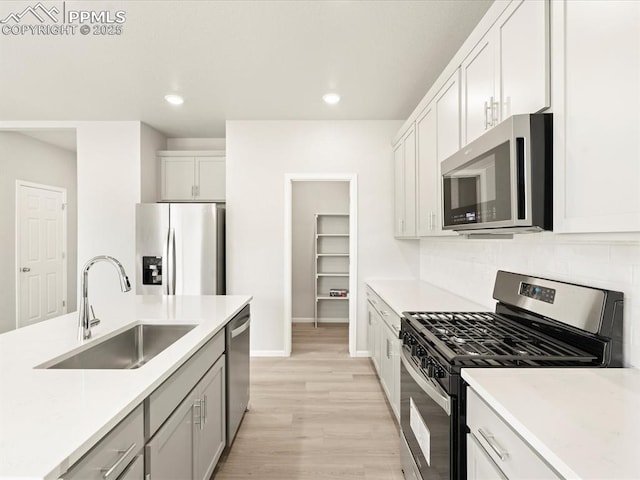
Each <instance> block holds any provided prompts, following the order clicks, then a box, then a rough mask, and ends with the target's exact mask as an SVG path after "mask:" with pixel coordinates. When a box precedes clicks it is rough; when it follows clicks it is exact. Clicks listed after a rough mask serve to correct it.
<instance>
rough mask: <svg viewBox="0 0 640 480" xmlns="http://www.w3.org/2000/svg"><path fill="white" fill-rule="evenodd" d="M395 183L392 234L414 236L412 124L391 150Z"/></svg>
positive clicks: (413, 133)
mask: <svg viewBox="0 0 640 480" xmlns="http://www.w3.org/2000/svg"><path fill="white" fill-rule="evenodd" d="M393 161H394V182H395V183H394V184H395V221H394V234H395V236H396V237H398V238H412V237H415V236H416V135H415V129H414V126H413V125H412V126H411V127H410V128H409V130H408V131H407V132H406V133H405V134H404V136H403V137H402V139H401V140H400V141H399V142H398V143H397V144H396V146H395V147H394V150H393Z"/></svg>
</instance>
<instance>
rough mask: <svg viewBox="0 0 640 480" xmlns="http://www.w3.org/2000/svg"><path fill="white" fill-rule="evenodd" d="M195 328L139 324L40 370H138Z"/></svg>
mask: <svg viewBox="0 0 640 480" xmlns="http://www.w3.org/2000/svg"><path fill="white" fill-rule="evenodd" d="M195 327H196V325H151V324H138V325H134V326H133V327H131V328H129V329H127V330H125V331H124V332H122V333H119V334H118V335H116V336H115V337H111V338H109V339H107V340H105V341H103V342H100V343H98V344H96V345H94V346H92V347H90V348H89V349H87V350H83V351H82V352H80V353H77V354H75V355H73V356H72V357H69V358H66V359H64V360H61V361H59V362H57V363H54V364H53V365H49V366H45V365H46V364H44V365H43V366H42V367H41V368H58V369H132V368H139V367H141V366H142V365H144V364H145V363H147V362H148V361H149V360H151V359H152V358H153V357H155V356H156V355H158V354H159V353H160V352H162V351H163V350H164V349H165V348H167V347H168V346H169V345H171V344H172V343H174V342H175V341H176V340H178V339H179V338H180V337H182V336H184V335H185V334H187V333H188V332H189V331H190V330H192V329H194V328H195Z"/></svg>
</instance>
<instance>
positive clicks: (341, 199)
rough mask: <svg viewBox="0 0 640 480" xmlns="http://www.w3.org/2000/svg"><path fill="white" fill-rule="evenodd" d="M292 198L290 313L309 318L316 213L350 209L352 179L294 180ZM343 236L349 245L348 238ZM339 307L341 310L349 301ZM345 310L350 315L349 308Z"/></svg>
mask: <svg viewBox="0 0 640 480" xmlns="http://www.w3.org/2000/svg"><path fill="white" fill-rule="evenodd" d="M291 198H292V200H291V204H292V207H291V210H292V211H291V223H292V225H291V237H292V238H291V239H292V256H291V257H292V258H291V260H292V272H291V279H292V286H293V287H292V290H293V291H292V295H291V298H292V300H291V316H292V317H293V321H296V320H299V321H308V320H312V319H313V316H314V304H315V269H314V262H315V257H314V252H315V214H316V213H349V182H340V181H336V182H308V181H299V182H293V185H292V188H291ZM342 240H343V241H344V242H345V245H347V247H346V248H347V249H348V241H347V240H346V239H344V238H343V239H342ZM341 303H342V302H341ZM336 306H338V305H337V304H336ZM339 307H340V310H339V311H340V312H341V311H342V307H347V305H346V301H345V305H340V306H339ZM344 311H345V317H346V318H347V319H348V316H349V314H348V310H347V308H344Z"/></svg>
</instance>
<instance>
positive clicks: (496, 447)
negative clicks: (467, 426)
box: [478, 428, 509, 461]
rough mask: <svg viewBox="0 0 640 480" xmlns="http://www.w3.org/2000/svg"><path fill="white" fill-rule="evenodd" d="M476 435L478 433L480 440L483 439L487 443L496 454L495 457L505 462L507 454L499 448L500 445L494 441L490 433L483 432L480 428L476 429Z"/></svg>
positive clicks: (494, 438)
mask: <svg viewBox="0 0 640 480" xmlns="http://www.w3.org/2000/svg"><path fill="white" fill-rule="evenodd" d="M478 433H480V435H482V438H484V439H485V440H486V441H487V443H488V444H489V446H490V447H491V450H493V451H494V452H496V455H498V457H500V460H502V461H504V460H506V458H507V457H508V456H509V452H507V451H506V450H505V449H504V448H502V447H501V446H500V444H499V443H498V442H497V441H496V437H494V436H493V435H492V434H491V433H489V432H487V431H485V430H484V429H482V428H479V429H478Z"/></svg>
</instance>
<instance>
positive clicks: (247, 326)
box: [231, 318, 251, 338]
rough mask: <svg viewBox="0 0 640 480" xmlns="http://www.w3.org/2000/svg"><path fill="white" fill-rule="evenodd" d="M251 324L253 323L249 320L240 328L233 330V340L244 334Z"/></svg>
mask: <svg viewBox="0 0 640 480" xmlns="http://www.w3.org/2000/svg"><path fill="white" fill-rule="evenodd" d="M250 323H251V319H250V318H247V321H246V322H244V323H243V324H242V325H240V326H239V327H236V328H234V329H233V330H231V338H236V337H237V336H238V335H240V334H241V333H242V332H244V331H245V330H246V329H247V328H249V324H250Z"/></svg>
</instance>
